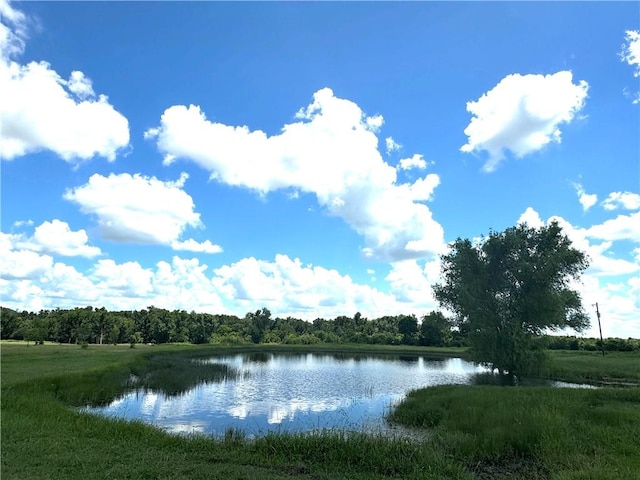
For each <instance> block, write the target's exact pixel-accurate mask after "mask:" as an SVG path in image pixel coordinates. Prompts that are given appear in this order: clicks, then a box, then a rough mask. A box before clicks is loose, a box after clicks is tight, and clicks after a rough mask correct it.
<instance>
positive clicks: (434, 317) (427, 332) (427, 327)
mask: <svg viewBox="0 0 640 480" xmlns="http://www.w3.org/2000/svg"><path fill="white" fill-rule="evenodd" d="M450 340H451V321H450V320H449V319H448V318H447V317H445V316H444V315H443V314H442V312H435V311H433V312H430V313H428V314H427V315H425V316H424V317H422V322H421V323H420V345H424V346H429V347H444V346H445V345H448V344H449V341H450Z"/></svg>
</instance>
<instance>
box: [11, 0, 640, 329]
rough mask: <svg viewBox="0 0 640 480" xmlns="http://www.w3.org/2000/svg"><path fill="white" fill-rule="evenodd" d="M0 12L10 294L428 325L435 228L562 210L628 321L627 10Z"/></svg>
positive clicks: (216, 6)
mask: <svg viewBox="0 0 640 480" xmlns="http://www.w3.org/2000/svg"><path fill="white" fill-rule="evenodd" d="M0 17H1V18H2V27H1V29H0V47H1V51H0V53H1V55H2V58H1V59H0V60H1V61H0V158H1V159H2V163H1V168H2V176H1V180H2V218H1V230H2V232H1V237H0V238H1V242H0V248H1V249H2V254H1V256H0V257H1V259H0V277H1V278H0V294H1V297H2V304H3V305H5V306H9V307H12V308H17V309H29V310H39V309H40V308H55V307H61V308H67V307H75V306H83V305H93V306H96V307H97V306H106V307H107V308H109V309H141V308H145V307H147V306H149V305H155V306H158V307H165V308H170V309H173V308H180V309H186V310H188V311H191V310H195V311H208V312H212V313H223V312H228V313H234V314H237V315H240V316H242V315H244V314H245V313H246V312H247V311H252V310H256V309H258V308H261V307H263V306H266V307H268V308H269V309H270V310H271V311H272V312H273V313H274V314H276V315H282V316H286V315H292V316H296V317H299V318H304V319H308V320H312V319H314V318H316V317H325V318H332V317H335V316H337V315H343V314H345V315H353V314H354V313H355V312H356V311H360V312H362V314H363V315H365V316H368V317H370V318H371V317H376V316H381V315H385V314H400V313H415V314H417V315H418V316H421V315H423V314H425V313H427V312H428V311H430V310H432V309H435V308H437V304H436V302H435V301H434V299H433V297H432V293H431V285H432V284H433V283H434V282H437V281H438V279H439V271H440V265H439V260H438V258H439V254H441V253H442V252H444V251H446V245H447V243H448V242H451V241H453V240H455V239H456V238H457V237H463V238H478V237H480V236H481V235H486V234H487V233H488V232H489V230H490V229H493V230H503V229H505V228H508V227H510V226H513V225H515V224H516V223H518V222H524V221H526V222H527V223H529V224H530V225H532V226H540V225H543V224H546V223H548V222H549V221H551V220H554V219H555V220H557V221H558V222H559V223H560V224H561V225H562V226H563V228H564V229H565V232H566V233H567V234H568V235H569V236H570V237H571V239H572V240H573V241H574V243H575V245H576V246H577V247H578V248H581V249H582V250H584V251H586V252H587V254H588V255H589V256H590V258H591V264H592V266H591V267H590V269H589V270H588V271H587V272H586V274H585V275H584V276H583V279H582V282H581V284H579V285H577V286H576V287H577V288H579V289H580V291H581V293H582V295H583V300H584V304H585V306H586V309H587V311H588V312H589V313H590V314H592V313H593V312H592V311H594V309H593V308H592V306H591V305H592V304H593V303H595V302H598V303H599V305H600V310H601V313H602V317H603V322H604V323H603V330H604V334H605V335H607V336H622V337H628V336H634V337H638V336H639V335H640V321H639V317H640V315H639V312H640V278H639V276H638V273H639V271H640V266H639V260H640V245H639V244H640V192H639V185H640V166H639V161H640V142H639V138H638V135H639V132H640V115H639V111H638V108H640V93H639V92H640V85H639V83H638V79H639V78H640V34H639V33H638V31H639V30H640V13H639V10H638V6H637V4H636V3H634V2H623V3H614V2H585V3H578V2H562V3H560V2H558V3H556V2H542V3H527V2H524V3H521V2H498V3H485V2H478V3H462V2H452V3H436V2H409V3H395V2H392V3H361V2H354V3H310V2H309V3H306V2H303V3H293V2H291V3H287V2H285V3H269V2H264V3H250V4H248V3H243V2H238V3H215V2H196V3H181V2H131V3H129V2H64V3H60V2H12V3H6V0H0ZM593 323H594V325H593V326H592V328H591V329H590V330H588V331H587V332H586V334H587V335H595V334H596V332H597V323H595V318H594V322H593Z"/></svg>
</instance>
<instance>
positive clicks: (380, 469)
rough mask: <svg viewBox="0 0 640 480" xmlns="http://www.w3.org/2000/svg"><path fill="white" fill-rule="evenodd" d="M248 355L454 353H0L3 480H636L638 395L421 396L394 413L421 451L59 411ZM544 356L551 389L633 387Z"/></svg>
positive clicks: (53, 349) (481, 390)
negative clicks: (571, 383) (573, 379)
mask: <svg viewBox="0 0 640 480" xmlns="http://www.w3.org/2000/svg"><path fill="white" fill-rule="evenodd" d="M247 351H250V352H256V353H259V352H276V351H278V352H293V353H296V352H300V353H301V352H309V351H314V352H318V353H327V354H330V353H348V352H352V353H356V354H362V355H367V354H396V355H397V354H412V353H420V354H425V352H428V353H431V354H434V355H443V354H448V355H449V356H459V355H460V350H447V349H423V348H417V347H416V348H412V347H408V348H407V347H404V348H393V347H382V348H378V347H372V346H356V347H355V348H352V347H351V346H342V345H341V346H324V345H323V346H314V347H312V348H310V347H308V346H295V347H290V346H286V347H282V346H268V347H265V346H257V347H253V346H251V347H242V348H239V349H238V348H235V349H233V348H223V347H211V346H205V347H197V346H191V345H162V346H146V345H139V346H136V348H134V349H131V348H129V346H128V345H126V346H112V345H103V346H97V345H90V346H89V348H87V349H82V348H80V347H78V346H75V345H39V346H33V345H31V346H29V347H26V346H25V345H24V344H12V343H2V344H0V354H1V383H2V397H1V407H2V408H1V435H2V443H1V446H2V449H1V460H2V463H1V476H2V478H3V480H4V479H49V478H51V479H75V478H77V479H94V478H96V479H103V478H104V479H107V478H116V479H120V478H128V479H136V478H140V479H142V478H144V479H148V478H153V479H155V478H157V479H161V478H194V479H198V478H210V479H217V478H221V479H223V478H224V479H225V480H236V479H253V478H261V479H267V480H270V479H294V478H299V479H316V480H317V479H340V478H344V479H356V480H357V479H379V478H380V479H381V478H403V479H405V478H406V479H438V478H446V479H473V478H483V479H484V478H512V479H513V478H522V479H525V478H526V479H529V478H531V479H536V478H544V479H547V478H549V479H551V478H553V479H579V478H593V479H600V478H602V479H624V480H627V479H634V478H640V477H639V476H638V474H637V473H636V472H639V471H640V464H639V453H638V452H639V451H640V447H639V441H638V439H639V438H640V431H639V430H638V429H639V428H640V398H639V392H640V390H639V389H637V388H627V389H613V388H605V389H600V390H594V391H585V390H568V389H567V390H559V389H550V388H500V387H490V386H477V387H464V386H456V387H451V386H450V387H438V388H430V389H428V390H425V391H422V392H417V393H415V394H414V395H412V396H411V397H410V398H409V399H408V400H407V402H406V403H405V404H404V405H402V406H401V407H400V408H399V409H398V410H397V411H396V413H395V416H396V418H397V419H398V420H399V421H401V422H402V423H406V424H409V425H418V426H419V427H420V428H427V429H428V430H429V432H430V435H429V436H428V438H430V439H431V440H430V441H426V442H418V441H413V442H408V441H406V440H390V439H387V438H383V437H370V436H365V435H360V434H349V435H346V434H344V433H340V432H323V433H321V434H319V435H317V436H304V435H284V434H282V435H280V434H277V435H276V434H271V435H268V436H266V437H265V438H260V439H257V440H255V441H249V440H247V439H245V438H244V437H243V436H242V435H238V434H232V433H231V432H230V434H229V435H227V436H226V437H225V438H224V439H219V440H216V439H212V438H207V437H204V436H190V437H180V436H173V435H169V434H166V433H164V432H162V431H160V430H158V429H155V428H153V427H151V426H147V425H143V424H141V423H135V422H133V423H131V422H124V421H117V420H112V419H106V418H101V417H97V416H92V415H89V414H83V413H78V412H76V411H74V410H72V409H70V408H68V406H67V405H68V404H82V403H83V402H85V401H87V400H88V399H91V400H92V401H100V400H103V401H106V400H107V399H109V398H111V397H112V396H113V395H115V394H116V393H117V392H118V391H121V390H122V389H123V388H125V387H126V379H127V378H128V376H129V374H131V373H134V374H136V375H137V376H139V377H140V378H141V379H144V381H145V382H149V383H147V386H150V387H152V386H153V382H154V381H157V380H158V379H159V377H162V380H163V382H164V381H166V377H167V376H169V377H170V376H171V372H172V371H178V372H181V373H180V374H179V376H183V377H185V378H184V381H182V382H180V383H178V384H173V387H172V388H174V389H175V391H176V392H178V391H180V390H181V389H183V388H185V386H188V384H190V383H191V382H194V381H196V380H200V379H205V380H206V379H207V378H212V376H213V377H215V375H218V374H220V372H218V371H215V370H209V369H207V368H205V369H204V370H199V369H198V368H196V369H195V370H194V372H191V371H190V370H191V363H190V360H189V358H190V357H191V356H195V357H198V356H201V355H211V354H214V353H239V352H247ZM577 358H579V360H576V359H577ZM552 360H553V368H555V373H554V376H555V377H556V378H559V379H563V378H561V373H562V372H565V373H566V374H567V375H568V374H570V375H575V376H577V375H581V376H582V377H580V378H583V377H584V378H586V377H587V376H589V378H591V379H592V380H598V379H600V380H602V379H603V378H616V379H622V380H632V379H634V378H637V373H638V372H637V369H636V368H635V366H636V365H637V360H638V355H637V353H635V354H634V353H629V354H610V356H608V357H607V358H606V359H605V362H602V361H601V360H602V358H601V357H598V356H597V355H591V356H588V355H587V356H581V355H580V353H579V352H571V353H566V352H558V353H554V356H553V357H552ZM550 368H551V367H550ZM187 370H189V372H187ZM550 371H551V370H550ZM558 372H560V373H558ZM223 374H228V372H223ZM154 376H155V377H154ZM564 379H565V380H566V379H568V378H564ZM98 386H100V388H98ZM507 474H508V475H510V476H506V475H507ZM634 475H635V476H634Z"/></svg>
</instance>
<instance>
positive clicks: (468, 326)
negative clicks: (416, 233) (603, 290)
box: [433, 222, 589, 375]
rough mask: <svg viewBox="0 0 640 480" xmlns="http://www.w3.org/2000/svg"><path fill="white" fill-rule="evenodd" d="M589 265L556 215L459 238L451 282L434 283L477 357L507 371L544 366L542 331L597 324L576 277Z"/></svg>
mask: <svg viewBox="0 0 640 480" xmlns="http://www.w3.org/2000/svg"><path fill="white" fill-rule="evenodd" d="M587 267H588V260H587V257H586V255H585V254H584V253H583V252H581V251H579V250H577V249H575V248H573V247H572V244H571V241H570V240H569V238H568V237H567V236H566V235H564V234H563V232H562V229H561V228H560V226H559V225H558V224H557V222H553V223H551V224H550V225H548V226H546V227H541V228H539V229H534V228H531V227H529V226H527V225H526V224H525V225H518V226H516V227H511V228H508V229H507V230H505V231H504V232H490V234H489V236H488V237H486V238H483V239H482V240H481V241H480V242H479V243H478V244H474V243H472V242H471V241H469V240H466V239H457V240H456V241H455V242H453V244H452V245H451V249H450V252H449V253H447V254H445V255H443V256H442V273H443V282H442V283H440V284H436V285H435V286H434V287H433V290H434V294H435V297H436V299H437V300H438V301H439V302H440V305H441V306H442V307H444V308H447V309H448V310H450V311H452V312H453V313H454V314H455V322H456V325H457V327H458V328H459V329H461V330H464V331H466V332H467V335H468V342H469V344H470V347H471V354H472V356H473V358H474V360H476V361H478V362H481V363H484V364H487V365H489V366H491V367H492V368H495V369H498V371H500V372H501V373H508V374H511V375H520V374H526V373H531V372H533V371H535V370H536V369H537V368H539V366H540V364H541V362H542V359H543V356H542V350H541V349H539V348H536V342H535V338H536V337H537V336H540V335H542V334H543V333H544V332H545V331H548V330H551V331H555V330H560V329H563V328H566V327H570V328H573V329H575V330H578V331H580V330H582V329H584V328H586V327H587V326H588V325H589V321H588V318H587V316H586V315H585V313H584V311H583V308H582V301H581V298H580V295H579V294H578V292H576V291H575V290H573V289H572V282H574V281H576V280H578V279H579V277H580V275H581V274H582V272H583V271H584V270H585V269H586V268H587Z"/></svg>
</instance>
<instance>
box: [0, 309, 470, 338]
mask: <svg viewBox="0 0 640 480" xmlns="http://www.w3.org/2000/svg"><path fill="white" fill-rule="evenodd" d="M0 309H1V316H0V325H1V329H0V334H1V335H0V337H1V338H2V339H3V340H6V339H14V340H26V341H32V342H34V343H41V342H44V341H51V342H58V343H77V344H89V343H94V344H106V343H131V344H136V343H158V344H159V343H179V342H188V343H194V344H204V343H213V344H227V345H234V344H243V343H279V344H316V343H360V344H380V345H428V346H462V345H464V340H463V338H462V336H461V335H460V332H457V331H454V330H452V328H451V323H450V322H449V320H448V319H446V318H445V316H444V315H442V313H440V312H431V313H429V314H428V315H425V316H424V317H422V319H420V321H419V320H418V318H417V317H416V316H415V315H396V316H384V317H380V318H375V319H371V320H369V319H367V318H365V317H363V316H362V315H361V314H360V313H359V312H358V313H356V314H355V315H354V316H353V317H348V316H339V317H336V318H334V319H324V318H317V319H315V320H314V321H313V322H307V321H304V320H301V319H298V318H292V317H286V318H280V317H275V318H274V317H273V316H272V314H271V312H270V311H269V310H268V309H267V308H262V309H260V310H257V311H255V312H249V313H247V314H246V315H245V317H244V318H239V317H237V316H235V315H220V314H209V313H196V312H187V311H185V310H173V311H171V310H166V309H163V308H157V307H154V306H150V307H148V308H146V309H143V310H135V311H131V310H128V311H108V310H106V309H105V308H93V307H83V308H74V309H68V310H64V309H55V310H41V311H39V312H37V313H35V312H28V311H22V312H18V311H15V310H12V309H9V308H5V307H0Z"/></svg>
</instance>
